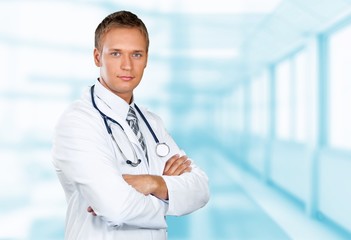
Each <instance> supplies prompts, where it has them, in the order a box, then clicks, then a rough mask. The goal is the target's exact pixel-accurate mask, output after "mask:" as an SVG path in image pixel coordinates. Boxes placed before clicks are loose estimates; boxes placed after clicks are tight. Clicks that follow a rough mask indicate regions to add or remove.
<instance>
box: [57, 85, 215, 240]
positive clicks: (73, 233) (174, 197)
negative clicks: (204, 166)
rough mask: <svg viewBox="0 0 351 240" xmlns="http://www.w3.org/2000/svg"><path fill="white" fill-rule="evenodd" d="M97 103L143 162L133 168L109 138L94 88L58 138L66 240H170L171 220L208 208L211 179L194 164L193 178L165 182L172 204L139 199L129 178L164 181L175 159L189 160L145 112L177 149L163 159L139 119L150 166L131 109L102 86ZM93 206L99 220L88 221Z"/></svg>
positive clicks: (69, 114) (68, 115)
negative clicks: (160, 178)
mask: <svg viewBox="0 0 351 240" xmlns="http://www.w3.org/2000/svg"><path fill="white" fill-rule="evenodd" d="M95 101H96V104H97V106H98V107H99V109H100V110H101V111H102V112H103V113H105V114H106V115H107V116H109V117H111V118H113V119H115V120H116V121H117V122H119V123H120V124H121V125H122V127H123V128H124V131H125V133H126V134H127V136H128V138H129V141H130V142H131V143H132V146H133V147H134V149H135V151H136V153H137V155H138V157H139V158H140V159H141V160H142V162H141V164H140V165H139V166H137V167H131V166H130V165H128V164H126V162H125V160H124V159H123V158H122V156H121V154H120V152H119V150H118V149H117V147H116V145H115V144H114V142H113V141H112V139H111V137H110V136H109V135H108V133H107V131H106V128H105V125H104V122H103V119H102V118H101V116H100V114H99V113H98V111H97V110H96V109H95V108H93V106H92V102H91V97H90V88H89V89H87V90H86V91H85V93H84V94H83V96H82V98H81V99H80V100H78V101H77V102H75V103H73V104H72V105H71V106H70V107H69V108H68V109H67V110H66V111H65V112H64V114H63V115H62V117H61V118H60V120H59V122H58V124H57V127H56V130H55V136H54V144H53V150H52V154H53V164H54V166H55V169H56V172H57V174H58V177H59V179H60V182H61V184H62V186H63V189H64V191H65V195H66V199H67V203H68V208H67V215H66V230H65V239H67V240H68V239H69V240H78V239H83V240H89V239H92V240H97V239H99V240H102V239H104V240H110V239H111V240H112V239H128V240H133V239H138V240H140V239H143V240H144V239H154V240H156V239H157V240H158V239H160V240H161V239H167V224H166V220H165V216H166V215H176V216H180V215H184V214H187V213H191V212H193V211H195V210H197V209H199V208H201V207H203V206H204V205H205V204H206V203H207V202H208V200H209V188H208V179H207V176H206V174H205V173H204V172H203V171H201V170H200V169H199V168H198V167H197V166H196V165H195V164H194V163H192V171H191V172H190V173H184V174H182V175H181V176H163V178H164V180H165V182H166V184H167V188H168V195H169V200H168V201H162V200H160V199H158V198H156V197H154V196H152V195H148V196H145V195H143V194H141V193H139V192H137V191H136V190H135V189H134V188H133V187H131V186H130V185H128V184H127V183H126V182H125V181H124V180H123V178H122V174H152V175H162V172H163V169H164V165H165V162H166V161H167V160H168V159H169V158H170V157H171V156H173V155H174V154H176V153H179V154H184V153H183V152H182V151H181V150H180V149H179V147H178V146H177V145H176V143H175V142H174V140H173V139H172V138H171V136H170V135H169V134H168V133H167V131H166V130H165V128H164V126H163V124H162V122H161V120H160V118H159V117H158V116H156V115H155V114H153V113H151V112H148V111H146V110H145V109H143V108H140V109H141V111H142V112H143V114H144V115H145V117H146V119H147V120H148V122H149V124H150V125H151V127H152V129H153V130H154V132H155V134H156V136H157V137H158V138H159V140H160V142H166V143H167V144H168V145H169V147H170V149H171V151H170V153H169V155H167V156H166V157H161V158H160V157H158V156H157V155H156V153H155V146H156V143H155V141H154V139H153V137H152V135H151V133H150V132H149V130H148V128H147V126H146V124H145V123H144V121H142V120H141V118H140V116H138V117H139V125H140V126H139V127H140V130H141V132H142V133H143V135H144V138H145V141H146V145H147V149H148V159H149V164H148V163H147V159H146V157H145V155H144V154H143V151H142V149H141V146H140V144H139V142H138V140H137V138H136V136H135V134H134V133H133V131H132V130H131V128H130V127H129V125H128V124H127V122H126V120H125V117H126V116H127V112H128V109H129V105H128V104H127V103H126V102H124V101H123V100H122V99H120V98H119V97H117V96H116V95H114V94H113V93H111V92H110V91H108V90H107V89H106V88H104V87H103V86H102V85H101V84H100V83H99V82H97V83H96V85H95ZM109 124H111V127H112V131H113V134H114V137H115V139H116V141H117V142H118V143H119V145H120V147H121V149H122V151H123V152H124V154H125V155H126V156H127V158H128V159H131V160H133V161H134V159H133V153H132V150H131V148H130V145H129V144H128V142H127V141H126V137H125V135H124V134H123V133H122V132H121V129H120V127H119V126H117V125H116V124H113V123H111V122H109ZM88 206H91V207H92V208H93V209H94V211H95V213H96V214H97V215H98V216H93V215H92V214H90V213H88V212H87V208H88Z"/></svg>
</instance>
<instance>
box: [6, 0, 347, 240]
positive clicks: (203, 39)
mask: <svg viewBox="0 0 351 240" xmlns="http://www.w3.org/2000/svg"><path fill="white" fill-rule="evenodd" d="M119 10H128V11H131V12H134V13H135V14H137V15H138V16H139V17H140V18H141V19H142V20H143V21H144V22H145V24H146V26H147V28H148V32H149V37H150V48H149V52H148V62H147V67H146V68H145V71H144V75H143V79H142V81H141V83H140V85H139V86H138V87H137V89H136V90H135V92H134V94H135V102H136V103H137V104H138V105H140V106H145V107H146V108H148V109H150V110H151V111H152V112H154V113H156V114H157V115H159V116H160V117H161V118H162V120H163V122H164V125H165V126H166V128H167V130H168V132H169V133H170V135H171V136H172V137H173V138H174V139H175V140H176V142H177V144H178V145H179V146H180V147H181V148H182V149H184V151H185V152H186V153H187V155H188V156H189V157H190V158H191V159H193V160H194V161H195V163H196V164H197V165H199V166H200V167H201V168H202V169H204V171H205V172H206V173H207V174H208V177H209V184H210V191H211V198H210V201H209V203H208V204H207V205H206V206H205V207H204V208H202V209H200V210H199V211H197V212H194V213H192V214H189V215H186V216H183V217H173V216H172V217H170V216H168V217H167V222H168V225H169V228H168V237H169V240H287V239H292V240H295V239H296V240H339V239H340V240H342V239H351V204H350V203H351V187H350V183H351V124H350V122H351V107H350V106H351V67H350V66H351V46H350V45H351V44H350V43H351V0H233V1H230V0H217V1H213V0H189V1H188V0H147V1H143V0H101V1H100V0H69V1H68V0H63V1H61V0H47V1H42V0H0V19H1V21H0V72H1V74H2V77H1V80H0V163H1V167H0V240H62V239H64V229H65V217H66V208H67V204H66V200H65V195H64V191H63V190H62V187H61V185H60V182H59V180H58V178H57V176H56V173H55V169H54V167H53V164H52V153H51V151H52V140H53V132H54V128H55V125H56V123H57V121H58V119H59V117H60V116H61V114H62V113H63V111H64V110H65V109H66V107H67V106H68V105H69V104H71V103H72V102H73V101H75V100H77V99H79V98H80V96H81V94H82V93H83V92H84V91H85V90H86V89H87V88H89V87H90V86H92V85H93V84H95V82H96V78H97V77H98V76H99V69H98V68H97V67H96V66H95V64H94V59H93V50H94V31H95V29H96V27H97V24H98V23H99V22H101V20H102V19H103V18H104V17H105V16H106V15H108V14H110V13H112V12H115V11H119ZM116 158H117V157H116ZM162 217H163V216H162ZM161 220H163V218H162V219H161Z"/></svg>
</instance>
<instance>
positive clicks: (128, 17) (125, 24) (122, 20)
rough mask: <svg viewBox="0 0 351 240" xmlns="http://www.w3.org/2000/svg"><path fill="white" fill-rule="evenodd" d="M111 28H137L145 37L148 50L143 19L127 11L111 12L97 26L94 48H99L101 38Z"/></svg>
mask: <svg viewBox="0 0 351 240" xmlns="http://www.w3.org/2000/svg"><path fill="white" fill-rule="evenodd" d="M112 28H138V29H139V30H140V32H141V33H142V34H143V35H144V36H145V39H146V51H148V50H149V33H148V31H147V28H146V26H145V24H144V23H143V21H142V20H141V19H139V18H138V16H137V15H135V14H134V13H131V12H128V11H118V12H114V13H111V14H110V15H108V16H107V17H105V19H104V20H102V22H101V23H100V24H99V25H98V26H97V28H96V30H95V48H97V49H98V50H100V49H101V39H102V38H103V36H104V35H105V34H106V33H107V32H108V31H109V30H111V29H112Z"/></svg>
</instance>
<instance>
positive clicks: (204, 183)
mask: <svg viewBox="0 0 351 240" xmlns="http://www.w3.org/2000/svg"><path fill="white" fill-rule="evenodd" d="M150 114H151V115H152V116H153V118H154V119H155V120H156V122H157V124H156V125H155V127H156V128H157V129H158V131H159V132H161V133H162V137H163V139H164V140H165V142H167V144H168V145H169V146H170V148H171V149H173V150H172V154H171V155H173V154H177V153H178V154H180V155H185V153H184V152H183V151H182V150H181V149H180V148H179V147H178V145H177V144H176V143H175V141H174V140H173V138H172V137H171V136H170V134H168V132H167V130H166V129H165V127H164V125H163V123H162V121H161V119H160V118H159V117H158V116H157V115H154V114H152V113H150ZM191 167H192V170H191V172H189V173H184V174H182V175H180V176H162V177H163V179H164V180H165V182H166V185H167V188H168V198H169V201H168V204H169V206H168V211H167V213H166V214H167V215H173V216H181V215H185V214H188V213H191V212H193V211H196V210H198V209H200V208H202V207H203V206H205V205H206V203H207V202H208V201H209V198H210V191H209V186H208V177H207V175H206V173H205V172H204V171H202V170H201V169H200V168H199V167H198V166H196V164H195V163H194V161H192V164H191Z"/></svg>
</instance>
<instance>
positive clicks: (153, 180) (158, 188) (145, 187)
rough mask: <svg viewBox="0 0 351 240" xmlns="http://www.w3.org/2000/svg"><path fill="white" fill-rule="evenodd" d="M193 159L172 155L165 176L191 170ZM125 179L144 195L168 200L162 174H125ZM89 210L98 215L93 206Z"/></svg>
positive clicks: (166, 166)
mask: <svg viewBox="0 0 351 240" xmlns="http://www.w3.org/2000/svg"><path fill="white" fill-rule="evenodd" d="M190 164H191V161H190V160H189V159H188V157H187V156H179V155H178V154H176V155H174V156H172V157H171V158H170V159H169V160H168V161H167V162H166V165H165V168H164V170H163V174H162V175H164V176H179V175H181V174H183V173H185V172H190V171H191V166H190ZM123 178H124V180H125V181H126V182H127V183H128V184H129V185H131V186H132V187H133V188H135V189H136V190H137V191H138V192H140V193H142V194H144V195H149V194H151V195H153V196H155V197H157V198H160V199H163V200H167V199H168V189H167V185H166V183H165V181H164V180H163V178H162V176H157V175H148V174H142V175H129V174H126V175H123ZM87 211H88V212H90V213H91V214H93V215H94V216H96V214H95V212H94V210H93V208H91V207H88V209H87Z"/></svg>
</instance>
